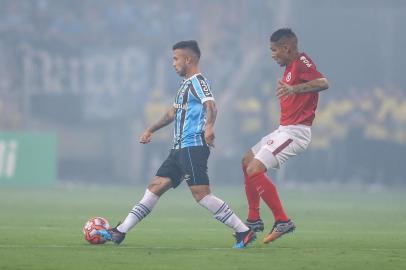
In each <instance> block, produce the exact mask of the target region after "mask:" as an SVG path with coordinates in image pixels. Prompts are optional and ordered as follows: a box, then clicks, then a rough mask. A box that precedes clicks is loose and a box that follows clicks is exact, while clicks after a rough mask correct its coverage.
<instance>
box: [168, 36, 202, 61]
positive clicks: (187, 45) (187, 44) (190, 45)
mask: <svg viewBox="0 0 406 270" xmlns="http://www.w3.org/2000/svg"><path fill="white" fill-rule="evenodd" d="M176 49H189V50H191V51H192V52H193V53H195V54H196V56H197V59H200V49H199V45H198V44H197V41H196V40H186V41H179V42H178V43H176V44H175V45H173V47H172V50H176Z"/></svg>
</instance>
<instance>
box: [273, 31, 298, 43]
mask: <svg viewBox="0 0 406 270" xmlns="http://www.w3.org/2000/svg"><path fill="white" fill-rule="evenodd" d="M282 38H293V39H295V41H297V37H296V34H295V33H294V32H293V31H292V29H290V28H281V29H278V30H276V31H275V32H273V34H272V35H271V42H278V41H280V40H281V39H282Z"/></svg>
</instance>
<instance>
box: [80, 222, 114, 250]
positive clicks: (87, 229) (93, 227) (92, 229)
mask: <svg viewBox="0 0 406 270" xmlns="http://www.w3.org/2000/svg"><path fill="white" fill-rule="evenodd" d="M108 229H110V225H109V222H108V221H107V219H105V218H102V217H94V218H91V219H89V220H88V221H87V222H86V223H85V225H84V226H83V234H84V236H85V239H86V241H87V242H89V243H90V244H92V245H98V244H104V243H105V242H106V240H105V239H104V238H103V237H102V236H101V235H99V234H97V230H108Z"/></svg>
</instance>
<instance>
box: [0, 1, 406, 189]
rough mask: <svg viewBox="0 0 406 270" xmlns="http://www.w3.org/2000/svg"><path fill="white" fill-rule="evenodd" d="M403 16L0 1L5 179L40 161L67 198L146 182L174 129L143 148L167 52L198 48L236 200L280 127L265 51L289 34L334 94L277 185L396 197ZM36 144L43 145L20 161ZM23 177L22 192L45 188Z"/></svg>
mask: <svg viewBox="0 0 406 270" xmlns="http://www.w3.org/2000/svg"><path fill="white" fill-rule="evenodd" d="M405 14H406V2H404V1H400V0H399V1H378V0H359V1H322V0H314V1H293V0H291V1H288V0H284V1H282V0H280V1H260V0H251V1H248V0H247V1H242V0H235V1H230V0H229V1H185V0H176V1H164V0H158V1H146V0H145V1H143V0H139V1H125V0H121V1H107V0H100V1H89V0H88V1H83V0H81V1H78V0H69V1H68V0H59V1H47V0H38V1H16V0H2V1H0V157H1V158H0V163H1V164H0V179H1V180H2V181H3V183H9V184H10V183H11V185H13V182H12V181H10V179H11V178H12V177H13V174H14V173H15V172H14V170H17V171H18V169H21V168H22V167H21V166H20V167H19V164H20V163H19V162H21V159H22V157H23V156H25V155H29V156H30V158H31V159H30V158H28V160H31V161H32V160H39V159H41V156H43V155H45V154H46V155H48V158H45V161H44V162H45V163H47V166H48V167H47V166H45V167H44V170H48V171H50V173H49V174H48V177H51V178H52V177H53V176H54V178H55V179H57V180H58V181H59V183H62V184H63V183H92V184H98V183H110V184H113V185H115V184H119V185H138V184H142V185H143V184H145V183H146V182H148V181H149V180H150V178H151V176H152V175H153V173H154V172H155V170H156V169H157V168H158V166H159V165H160V163H161V162H162V160H163V158H164V157H165V156H166V155H167V153H168V149H169V147H170V144H171V139H172V129H171V128H172V127H167V128H166V129H165V130H162V131H160V132H158V133H157V134H156V135H155V137H154V141H153V143H151V144H150V145H147V146H143V145H140V144H139V143H138V138H139V135H140V134H141V132H142V131H143V129H144V128H145V127H146V125H148V123H150V122H151V121H153V120H156V119H157V118H158V117H159V116H160V115H161V114H162V113H163V110H165V109H166V108H167V106H168V105H170V104H171V102H172V99H173V97H174V94H175V92H176V90H177V86H178V84H179V81H180V78H179V77H178V76H177V75H176V73H175V72H174V71H173V69H172V67H171V46H172V45H173V44H174V43H175V42H177V41H179V40H185V39H196V40H197V41H198V42H199V44H200V46H201V50H202V59H201V68H202V71H203V73H204V74H205V75H206V76H207V77H208V79H209V81H210V82H211V85H212V91H213V93H214V94H215V96H216V100H217V105H218V110H219V114H218V120H217V123H216V132H217V134H216V136H217V139H216V140H217V141H216V148H215V150H214V151H213V152H212V156H211V160H210V165H209V171H210V175H211V178H212V181H213V183H216V184H219V185H222V184H224V185H227V184H236V185H241V186H242V176H241V173H240V159H241V157H242V155H243V154H244V152H245V151H246V150H247V149H248V148H249V147H250V146H252V145H253V144H254V143H255V142H257V141H258V140H259V139H260V138H261V136H263V135H264V134H266V133H267V132H268V131H270V130H272V129H274V128H275V127H276V126H277V124H278V117H279V115H278V110H279V107H278V104H277V103H276V97H275V94H274V92H275V85H276V81H277V80H278V78H279V77H280V76H281V73H282V69H281V68H280V67H278V66H277V65H276V64H275V63H273V61H272V59H271V56H270V51H269V43H268V42H269V41H268V40H269V35H270V34H271V33H272V31H274V30H276V29H277V28H279V27H284V26H289V27H292V28H293V30H294V31H295V32H296V33H297V35H298V37H299V45H300V49H301V50H303V51H305V52H307V53H308V54H309V55H310V56H311V57H312V58H313V60H314V61H315V62H316V63H317V65H318V68H319V69H320V70H321V71H322V72H323V74H324V75H325V76H326V77H327V78H328V79H329V81H330V85H331V86H330V89H329V90H328V91H327V92H323V93H322V94H321V97H320V104H319V108H318V113H317V116H316V120H315V126H314V129H313V141H312V145H311V147H310V149H309V150H308V151H307V152H306V153H304V154H303V155H302V156H301V157H300V158H297V159H296V158H295V159H292V160H291V161H289V162H288V163H287V164H286V166H285V167H284V169H282V170H280V171H278V172H277V175H276V179H277V181H278V182H279V184H280V185H284V184H286V185H290V184H293V185H294V184H300V183H309V182H310V183H355V184H360V185H368V186H378V187H380V186H400V185H404V184H405V183H406V182H405V175H406V174H405V166H404V154H405V153H406V89H405V87H406V76H405V75H404V68H403V65H404V62H405V56H404V52H403V50H404V48H405V47H406V36H405V35H404V34H402V33H403V31H404V30H403V29H404V27H405V26H406V17H405V16H404V15H405ZM24 136H28V139H27V138H26V139H23V138H22V137H24ZM32 136H40V137H41V138H42V139H43V140H45V141H47V142H45V143H44V145H43V146H41V147H39V148H35V147H33V148H30V147H28V148H24V147H22V146H21V145H23V144H24V143H23V142H21V140H22V141H24V140H30V138H31V137H32ZM44 136H45V137H44ZM24 138H25V137H24ZM36 142H37V141H35V140H34V144H36V145H38V143H36ZM47 143H48V144H50V145H48V144H47ZM17 144H18V145H17ZM53 148H55V149H54V150H53ZM23 149H28V150H25V152H24V153H22V152H21V151H22V150H23ZM30 149H31V150H30ZM33 149H34V150H33ZM44 149H47V150H44ZM13 151H14V152H13ZM19 151H20V152H19ZM10 152H13V153H14V155H13V156H12V158H8V157H9V156H11V155H10ZM55 155H56V156H55ZM10 160H14V161H15V164H14V166H12V165H10V164H11V163H12V162H11V161H10ZM31 161H28V162H31ZM49 163H50V164H49ZM10 166H11V167H13V168H14V169H9V170H8V169H7V168H11V167H10ZM52 166H55V169H54V171H53V169H52ZM50 167H51V168H50ZM27 170H28V176H26V178H27V177H28V179H24V181H27V182H30V181H39V180H38V177H34V176H35V175H36V174H35V171H36V168H28V169H27ZM272 174H275V172H272ZM40 175H41V174H40ZM8 178H10V179H8ZM13 181H14V180H13ZM15 181H20V180H19V179H15Z"/></svg>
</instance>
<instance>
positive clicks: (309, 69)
mask: <svg viewBox="0 0 406 270" xmlns="http://www.w3.org/2000/svg"><path fill="white" fill-rule="evenodd" d="M323 77H324V76H323V74H321V73H320V72H319V71H318V70H317V69H316V65H315V64H314V63H313V62H311V60H310V61H309V60H308V59H307V58H306V57H305V56H301V57H300V62H299V79H301V80H303V81H307V82H308V81H313V80H315V79H319V78H323Z"/></svg>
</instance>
